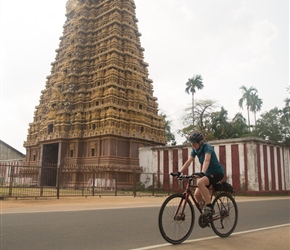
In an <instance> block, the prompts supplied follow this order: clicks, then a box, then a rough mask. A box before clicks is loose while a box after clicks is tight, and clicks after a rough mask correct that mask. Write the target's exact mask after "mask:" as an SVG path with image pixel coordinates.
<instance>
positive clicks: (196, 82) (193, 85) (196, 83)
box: [185, 75, 203, 127]
mask: <svg viewBox="0 0 290 250" xmlns="http://www.w3.org/2000/svg"><path fill="white" fill-rule="evenodd" d="M196 89H203V84H202V77H201V75H194V76H193V77H192V78H190V79H188V81H187V83H186V88H185V92H186V93H187V94H190V93H191V97H192V126H193V127H194V94H195V92H196Z"/></svg>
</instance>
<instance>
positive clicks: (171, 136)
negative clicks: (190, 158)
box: [161, 113, 176, 145]
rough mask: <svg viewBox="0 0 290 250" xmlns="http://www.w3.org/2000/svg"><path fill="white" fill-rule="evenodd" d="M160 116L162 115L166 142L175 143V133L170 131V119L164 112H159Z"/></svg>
mask: <svg viewBox="0 0 290 250" xmlns="http://www.w3.org/2000/svg"><path fill="white" fill-rule="evenodd" d="M161 116H162V117H163V122H164V132H165V137H166V141H167V144H171V145H176V141H175V135H174V134H173V133H172V132H171V121H169V120H168V119H167V115H166V114H164V113H161Z"/></svg>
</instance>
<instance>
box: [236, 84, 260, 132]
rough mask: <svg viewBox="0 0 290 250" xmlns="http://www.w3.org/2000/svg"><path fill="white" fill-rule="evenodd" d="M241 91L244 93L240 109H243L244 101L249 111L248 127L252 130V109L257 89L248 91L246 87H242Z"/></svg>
mask: <svg viewBox="0 0 290 250" xmlns="http://www.w3.org/2000/svg"><path fill="white" fill-rule="evenodd" d="M240 89H241V90H242V92H243V95H242V98H241V99H240V100H239V106H240V108H243V104H244V101H245V103H246V107H247V111H248V127H249V129H250V107H251V105H252V102H253V94H256V93H257V89H256V88H254V87H250V88H249V89H247V87H246V86H245V85H243V86H241V87H240Z"/></svg>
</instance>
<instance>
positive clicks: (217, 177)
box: [205, 172, 224, 185]
mask: <svg viewBox="0 0 290 250" xmlns="http://www.w3.org/2000/svg"><path fill="white" fill-rule="evenodd" d="M205 176H206V177H207V178H208V179H209V185H213V184H216V183H218V182H219V181H221V180H222V179H223V178H224V174H223V173H220V172H215V173H211V174H206V175H205Z"/></svg>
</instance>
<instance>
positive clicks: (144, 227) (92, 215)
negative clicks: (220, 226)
mask: <svg viewBox="0 0 290 250" xmlns="http://www.w3.org/2000/svg"><path fill="white" fill-rule="evenodd" d="M289 201H290V200H289V199H275V200H259V201H250V202H241V203H238V208H239V221H238V225H237V228H236V230H235V233H237V232H243V231H249V230H254V229H259V228H265V227H273V226H279V225H285V224H289V223H290V203H289ZM158 212H159V207H157V206H154V207H136V208H112V209H97V210H82V211H63V212H59V211H54V212H49V211H45V212H41V211H40V212H33V213H26V212H25V211H22V212H19V213H2V214H1V215H0V216H1V217H0V218H1V222H0V224H1V238H0V239H1V243H0V249H1V250H28V249H29V250H40V249H41V250H58V249H62V250H92V249H97V250H103V249H104V250H128V249H161V248H162V246H165V245H166V244H167V243H166V242H165V241H164V240H163V238H162V237H161V235H160V233H159V229H158V224H157V217H158ZM284 228H285V230H288V231H287V233H286V234H288V232H289V228H290V227H289V226H288V227H284ZM213 236H214V237H215V234H214V233H213V231H212V230H211V229H210V228H205V229H202V228H200V227H199V226H198V223H197V220H196V222H195V228H194V229H193V232H192V234H191V236H190V238H189V239H188V241H189V242H190V241H192V242H193V241H194V240H198V239H201V238H202V239H203V238H207V237H213ZM231 237H233V238H232V239H235V238H234V236H230V237H229V238H228V239H230V238H231ZM277 237H278V236H277ZM289 237H290V236H289ZM223 240H224V239H223ZM226 240H227V239H225V241H223V244H225V243H226ZM259 240H261V241H262V240H263V239H262V238H261V239H259ZM284 240H285V239H283V241H284ZM236 244H237V245H240V244H243V242H240V241H237V242H236ZM289 244H290V242H289V239H286V240H285V244H283V246H284V245H285V248H284V249H290V245H289ZM150 246H156V247H155V248H154V247H150ZM158 246H159V247H158ZM179 246H183V249H187V248H185V247H186V246H190V248H188V249H191V248H193V247H194V245H188V244H186V242H185V243H184V244H182V245H179ZM179 246H177V247H179ZM172 247H176V246H172ZM253 247H254V248H255V249H258V248H257V247H256V246H255V245H253ZM162 249H163V248H162ZM164 249H165V248H164ZM168 249H169V248H168ZM172 249H173V248H172ZM225 249H227V248H225Z"/></svg>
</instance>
